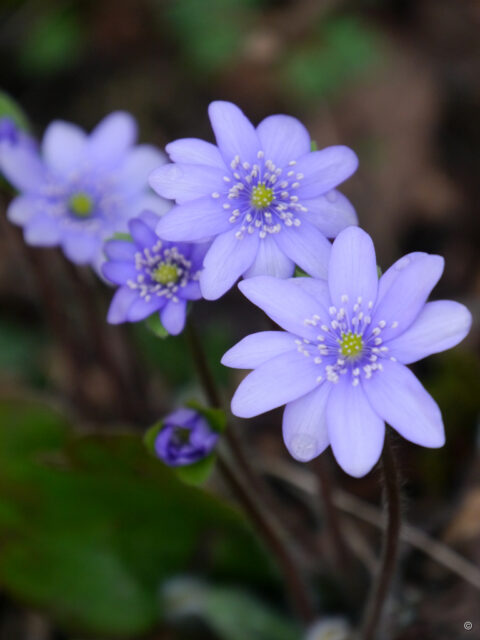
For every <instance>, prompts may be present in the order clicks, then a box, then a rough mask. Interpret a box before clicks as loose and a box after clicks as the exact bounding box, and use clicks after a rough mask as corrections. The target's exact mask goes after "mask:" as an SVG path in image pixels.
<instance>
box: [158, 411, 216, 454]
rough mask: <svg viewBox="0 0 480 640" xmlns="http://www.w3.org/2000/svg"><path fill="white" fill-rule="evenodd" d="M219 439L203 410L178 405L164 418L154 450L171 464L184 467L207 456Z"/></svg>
mask: <svg viewBox="0 0 480 640" xmlns="http://www.w3.org/2000/svg"><path fill="white" fill-rule="evenodd" d="M217 440H218V433H216V432H215V431H213V430H212V429H211V427H210V425H209V424H208V422H207V420H206V418H204V417H203V416H202V415H201V414H200V413H197V412H196V411H194V410H193V409H178V410H177V411H174V412H173V413H171V414H170V415H168V416H167V417H166V418H165V419H164V420H163V424H162V428H161V429H160V431H159V433H158V435H157V437H156V439H155V452H156V454H157V456H158V457H159V458H160V459H161V460H163V462H165V464H167V465H168V466H170V467H182V466H185V465H189V464H193V463H194V462H198V461H199V460H202V459H203V458H205V457H206V456H208V455H209V454H210V453H211V452H212V451H213V449H214V448H215V445H216V444H217Z"/></svg>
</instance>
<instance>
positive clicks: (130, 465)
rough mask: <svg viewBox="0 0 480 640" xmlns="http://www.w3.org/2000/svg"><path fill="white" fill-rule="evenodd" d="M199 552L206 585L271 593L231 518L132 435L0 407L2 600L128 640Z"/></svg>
mask: <svg viewBox="0 0 480 640" xmlns="http://www.w3.org/2000/svg"><path fill="white" fill-rule="evenodd" d="M210 539H212V540H214V541H215V544H214V545H210V546H209V547H207V546H206V541H208V540H210ZM199 545H201V546H200V547H199ZM206 550H207V551H208V553H206ZM200 551H201V553H202V554H204V555H205V567H206V569H207V570H208V572H209V573H210V575H212V576H215V575H217V576H219V577H221V578H222V579H225V580H227V581H228V580H234V581H236V582H238V580H239V579H246V580H248V581H250V582H252V581H253V583H257V584H260V585H263V588H265V586H266V585H268V584H270V585H272V572H271V566H270V564H269V562H268V561H267V560H266V558H265V555H264V554H263V552H262V551H261V550H260V548H259V546H258V545H257V543H256V541H255V539H254V538H253V537H252V534H251V532H250V530H249V528H247V527H246V526H245V524H244V521H243V519H242V518H241V517H240V516H239V514H238V513H237V512H235V511H234V510H233V509H231V508H230V507H228V506H226V505H225V504H223V503H222V502H221V501H220V500H218V499H216V498H214V497H212V496H211V495H209V494H207V493H205V492H203V491H201V490H200V489H198V488H196V487H189V486H187V485H186V484H185V483H182V482H180V481H179V479H178V478H177V477H176V475H175V473H174V472H172V471H171V470H170V469H168V468H166V467H165V466H163V465H160V464H158V461H157V460H154V459H153V458H152V457H151V456H149V455H148V453H147V451H146V450H145V447H144V445H143V443H142V441H141V438H140V436H138V435H133V434H131V435H130V434H116V435H112V434H109V435H102V436H101V435H96V434H90V435H80V434H76V433H74V432H72V430H71V426H70V425H69V424H68V422H67V421H66V420H65V418H64V417H63V416H62V415H60V414H59V413H58V412H56V411H53V410H52V409H51V408H49V407H48V406H46V405H44V404H41V403H39V402H33V401H25V399H24V398H19V399H18V400H15V399H11V400H8V401H7V400H3V401H1V402H0V588H2V590H3V591H5V592H6V593H8V594H9V595H10V596H14V597H16V598H18V599H19V600H21V601H22V602H25V603H27V604H28V605H29V606H32V607H34V608H36V609H39V610H42V611H44V612H46V613H48V614H49V615H50V616H51V617H52V618H53V620H54V621H55V622H56V623H57V624H60V625H61V626H62V627H64V628H66V629H72V630H74V631H75V635H76V634H81V635H84V634H91V635H93V636H95V637H102V638H107V637H111V636H114V637H115V638H132V637H136V636H137V635H140V634H147V633H148V632H149V631H151V630H152V629H153V628H154V627H155V625H157V624H158V622H159V615H160V613H159V611H158V601H157V597H158V588H159V586H160V585H162V583H163V582H164V581H165V580H168V579H170V578H172V577H173V576H174V575H176V574H179V573H183V572H185V570H186V568H187V567H188V566H189V563H190V560H191V559H192V558H194V557H198V554H199V552H200ZM246 559H248V562H247V560H246ZM260 588H262V587H260Z"/></svg>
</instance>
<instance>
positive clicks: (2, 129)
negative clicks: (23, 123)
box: [0, 118, 19, 144]
mask: <svg viewBox="0 0 480 640" xmlns="http://www.w3.org/2000/svg"><path fill="white" fill-rule="evenodd" d="M18 138H19V132H18V127H17V125H16V124H15V122H14V121H13V120H12V119H11V118H0V142H9V143H10V144H16V143H17V142H18Z"/></svg>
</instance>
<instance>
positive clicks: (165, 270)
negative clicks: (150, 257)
mask: <svg viewBox="0 0 480 640" xmlns="http://www.w3.org/2000/svg"><path fill="white" fill-rule="evenodd" d="M179 276H180V274H179V272H178V267H177V266H176V265H175V264H171V263H169V262H161V263H160V264H159V265H158V267H157V268H156V269H155V271H153V272H152V278H153V279H154V280H155V282H158V284H175V283H176V282H177V281H178V278H179Z"/></svg>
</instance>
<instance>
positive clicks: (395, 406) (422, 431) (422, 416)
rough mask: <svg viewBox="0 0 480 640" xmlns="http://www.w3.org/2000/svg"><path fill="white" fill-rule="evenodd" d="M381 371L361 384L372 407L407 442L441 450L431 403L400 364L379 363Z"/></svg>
mask: <svg viewBox="0 0 480 640" xmlns="http://www.w3.org/2000/svg"><path fill="white" fill-rule="evenodd" d="M382 367H383V370H382V371H376V372H375V373H374V375H373V376H372V377H371V378H370V379H368V380H364V381H363V386H364V389H365V393H366V395H367V397H368V399H369V401H370V404H371V405H372V407H373V408H374V409H375V411H376V412H377V413H378V415H380V416H381V417H382V418H383V419H384V420H385V422H388V424H389V425H390V426H392V427H393V428H394V429H395V430H396V431H398V432H399V433H400V434H401V435H402V436H403V437H404V438H406V439H407V440H410V442H413V443H414V444H419V445H421V446H422V447H432V448H436V447H442V446H443V445H444V444H445V432H444V428H443V421H442V414H441V412H440V409H439V408H438V405H437V403H436V402H435V400H434V399H433V398H432V396H431V395H430V394H429V393H427V391H425V389H424V388H423V386H422V384H421V383H420V382H419V380H418V379H417V378H416V377H415V375H414V374H413V373H412V372H411V371H410V370H409V369H407V367H405V366H404V365H403V364H400V363H398V362H392V361H390V360H383V361H382Z"/></svg>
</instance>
